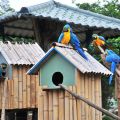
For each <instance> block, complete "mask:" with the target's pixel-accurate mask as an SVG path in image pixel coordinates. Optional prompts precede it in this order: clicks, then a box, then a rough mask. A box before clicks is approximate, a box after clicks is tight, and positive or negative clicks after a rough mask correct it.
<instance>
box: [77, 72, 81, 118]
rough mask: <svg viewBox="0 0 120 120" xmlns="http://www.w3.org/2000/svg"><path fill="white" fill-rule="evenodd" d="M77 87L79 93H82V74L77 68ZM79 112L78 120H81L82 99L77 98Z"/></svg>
mask: <svg viewBox="0 0 120 120" xmlns="http://www.w3.org/2000/svg"><path fill="white" fill-rule="evenodd" d="M76 81H77V82H76V87H77V94H78V95H81V86H80V85H81V76H80V72H79V71H78V70H76ZM77 112H78V114H77V115H78V116H77V118H78V120H81V101H80V100H77Z"/></svg>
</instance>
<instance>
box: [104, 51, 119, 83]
mask: <svg viewBox="0 0 120 120" xmlns="http://www.w3.org/2000/svg"><path fill="white" fill-rule="evenodd" d="M106 51H107V56H106V58H105V61H106V62H108V63H111V68H110V70H111V72H112V73H113V74H114V73H115V69H116V65H117V64H118V63H119V62H120V56H118V55H117V54H116V53H115V52H113V51H112V50H106ZM112 79H113V75H111V76H110V77H109V84H111V81H112Z"/></svg>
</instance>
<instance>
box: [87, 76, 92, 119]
mask: <svg viewBox="0 0 120 120" xmlns="http://www.w3.org/2000/svg"><path fill="white" fill-rule="evenodd" d="M88 78H89V79H88V84H89V85H88V91H89V92H88V95H89V100H90V101H91V102H92V89H91V88H92V78H91V74H89V75H88ZM88 116H89V120H92V109H91V107H90V106H89V115H88Z"/></svg>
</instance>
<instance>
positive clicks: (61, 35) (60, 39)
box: [58, 33, 64, 43]
mask: <svg viewBox="0 0 120 120" xmlns="http://www.w3.org/2000/svg"><path fill="white" fill-rule="evenodd" d="M63 37H64V34H63V33H61V34H60V36H59V38H58V43H61V41H62V39H63Z"/></svg>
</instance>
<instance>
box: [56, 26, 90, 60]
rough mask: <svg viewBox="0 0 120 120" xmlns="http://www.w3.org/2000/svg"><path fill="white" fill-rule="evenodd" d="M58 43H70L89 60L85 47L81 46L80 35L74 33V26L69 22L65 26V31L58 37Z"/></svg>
mask: <svg viewBox="0 0 120 120" xmlns="http://www.w3.org/2000/svg"><path fill="white" fill-rule="evenodd" d="M58 43H62V44H66V45H67V44H69V43H71V45H72V46H74V47H75V49H76V51H77V52H78V53H79V54H80V55H81V56H82V57H83V58H84V59H86V60H88V58H87V56H86V55H85V53H84V51H83V49H82V48H81V47H80V41H79V39H78V37H77V36H76V35H75V34H74V33H73V31H72V28H71V27H70V25H69V24H66V25H65V26H64V27H63V31H62V33H61V34H60V36H59V38H58Z"/></svg>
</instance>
